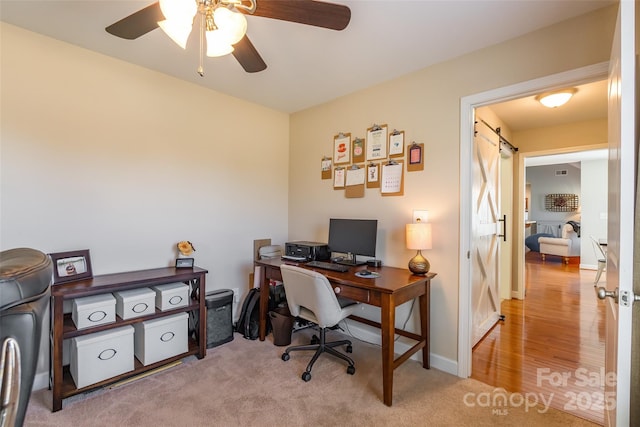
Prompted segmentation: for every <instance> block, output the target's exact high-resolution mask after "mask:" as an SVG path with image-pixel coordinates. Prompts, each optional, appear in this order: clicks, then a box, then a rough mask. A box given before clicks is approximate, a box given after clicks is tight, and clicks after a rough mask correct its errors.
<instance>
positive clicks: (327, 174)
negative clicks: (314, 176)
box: [320, 156, 332, 179]
mask: <svg viewBox="0 0 640 427" xmlns="http://www.w3.org/2000/svg"><path fill="white" fill-rule="evenodd" d="M331 166H332V164H331V157H327V156H324V157H323V158H322V161H321V162H320V175H321V177H322V179H331Z"/></svg>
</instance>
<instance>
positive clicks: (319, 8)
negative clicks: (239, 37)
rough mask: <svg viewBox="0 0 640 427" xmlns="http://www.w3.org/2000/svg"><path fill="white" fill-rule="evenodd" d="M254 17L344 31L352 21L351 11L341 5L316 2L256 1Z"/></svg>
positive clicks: (305, 0) (296, 0)
mask: <svg viewBox="0 0 640 427" xmlns="http://www.w3.org/2000/svg"><path fill="white" fill-rule="evenodd" d="M241 11H242V10H241ZM253 15H254V16H263V17H265V18H273V19H280V20H282V21H289V22H297V23H299V24H306V25H313V26H315V27H322V28H329V29H331V30H344V29H345V28H346V27H347V25H349V21H350V20H351V9H349V8H348V7H347V6H344V5H341V4H334V3H326V2H321V1H315V0H256V11H255V12H254V13H253Z"/></svg>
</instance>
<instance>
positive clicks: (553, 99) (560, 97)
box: [540, 93, 572, 108]
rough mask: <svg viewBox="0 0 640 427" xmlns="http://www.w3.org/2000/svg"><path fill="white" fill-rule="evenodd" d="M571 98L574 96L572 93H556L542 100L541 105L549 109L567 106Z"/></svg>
mask: <svg viewBox="0 0 640 427" xmlns="http://www.w3.org/2000/svg"><path fill="white" fill-rule="evenodd" d="M571 96H572V94H570V93H554V94H552V95H547V96H545V97H544V98H541V99H540V103H541V104H542V105H544V106H545V107H548V108H556V107H560V106H561V105H564V104H566V103H567V101H569V99H571Z"/></svg>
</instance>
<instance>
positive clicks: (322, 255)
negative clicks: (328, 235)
mask: <svg viewBox="0 0 640 427" xmlns="http://www.w3.org/2000/svg"><path fill="white" fill-rule="evenodd" d="M284 252H285V254H284V258H290V259H300V260H303V259H304V260H306V261H324V260H328V259H329V258H330V257H331V252H329V246H328V245H327V244H326V243H318V242H287V243H286V244H285V250H284Z"/></svg>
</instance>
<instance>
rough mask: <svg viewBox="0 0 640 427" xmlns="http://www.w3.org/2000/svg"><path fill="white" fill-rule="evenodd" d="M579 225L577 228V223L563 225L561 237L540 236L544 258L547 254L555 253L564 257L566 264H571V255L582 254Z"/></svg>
mask: <svg viewBox="0 0 640 427" xmlns="http://www.w3.org/2000/svg"><path fill="white" fill-rule="evenodd" d="M579 230H580V228H579V226H578V227H577V229H576V225H575V224H570V223H567V224H565V225H563V226H562V236H561V237H540V238H539V239H538V243H539V244H540V255H542V260H543V261H544V260H545V259H546V255H554V256H559V257H562V259H563V260H564V262H565V264H569V259H570V258H571V257H579V256H580V234H579Z"/></svg>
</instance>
